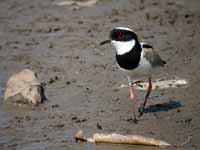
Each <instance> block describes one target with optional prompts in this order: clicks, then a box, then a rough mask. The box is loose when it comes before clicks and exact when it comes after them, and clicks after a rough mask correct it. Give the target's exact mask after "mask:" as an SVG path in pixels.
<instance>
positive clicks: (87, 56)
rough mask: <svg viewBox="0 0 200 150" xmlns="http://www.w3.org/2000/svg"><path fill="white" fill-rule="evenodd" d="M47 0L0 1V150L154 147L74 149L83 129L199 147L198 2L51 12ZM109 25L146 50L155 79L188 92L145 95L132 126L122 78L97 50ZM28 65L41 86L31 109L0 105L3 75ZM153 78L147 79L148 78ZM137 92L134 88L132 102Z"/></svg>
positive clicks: (124, 1)
mask: <svg viewBox="0 0 200 150" xmlns="http://www.w3.org/2000/svg"><path fill="white" fill-rule="evenodd" d="M55 2H58V1H54V0H42V1H41V0H34V1H31V0H20V1H19V0H1V1H0V99H1V101H0V118H1V119H0V149H11V150H12V149H19V150H36V149H37V150H38V149H41V150H43V149H48V150H49V149H52V150H54V149H59V150H62V149H76V150H82V149H84V150H85V149H87V150H90V149H97V150H98V149H99V150H104V149H105V150H107V149H113V150H125V149H142V150H151V149H160V148H155V147H147V146H132V145H112V144H111V145H110V144H98V145H95V144H88V143H75V141H74V139H73V135H74V134H75V133H76V132H77V131H78V130H79V129H83V130H84V131H85V132H86V135H91V134H92V133H95V132H103V133H112V132H117V133H122V134H141V135H145V136H150V137H155V138H160V139H163V140H165V141H168V142H169V143H172V144H179V143H182V142H184V141H185V140H186V139H187V138H188V137H189V136H192V140H191V141H190V143H188V144H187V145H185V147H184V148H166V149H170V150H172V149H187V150H197V149H200V142H199V138H200V117H199V113H200V96H199V91H200V87H199V83H200V75H199V73H200V61H199V58H200V52H199V51H200V49H199V40H200V2H199V0H192V1H187V0H176V1H175V0H166V1H163V2H160V1H159V0H148V1H147V0H134V1H133V0H118V1H115V0H109V1H106V0H101V1H98V2H97V4H96V5H94V6H91V7H83V8H77V7H76V6H74V5H72V6H58V5H55ZM116 26H128V27H130V28H132V29H134V30H135V31H136V32H137V34H138V35H139V36H140V38H141V39H143V40H144V41H145V42H148V43H150V44H152V45H153V46H154V48H155V49H156V50H157V51H158V52H159V53H160V55H161V56H162V58H163V59H165V60H166V61H167V66H166V68H165V70H164V71H163V72H161V74H160V76H161V78H164V79H171V78H174V77H180V78H184V79H186V80H187V81H188V82H189V84H188V85H187V87H186V88H185V87H184V88H183V87H179V88H169V89H164V90H155V91H153V93H152V95H151V97H150V100H149V102H148V105H147V108H146V113H145V114H144V115H143V116H142V117H141V118H140V120H139V122H138V124H134V123H133V122H131V121H130V118H131V116H132V107H131V106H132V105H131V104H132V103H131V101H130V100H129V98H128V89H127V88H120V89H116V88H117V87H119V86H120V85H121V84H126V83H127V81H126V78H125V77H124V76H123V75H122V74H121V72H120V71H118V69H117V67H116V65H115V58H114V55H115V54H114V51H113V49H112V47H111V46H109V45H107V46H103V47H100V46H98V44H99V42H100V41H102V40H105V39H107V37H108V34H109V31H110V30H111V29H112V28H113V27H116ZM24 68H30V69H33V70H34V71H36V72H37V73H38V77H39V79H40V80H41V81H42V82H43V83H44V85H45V91H46V96H47V97H48V100H47V101H45V102H44V103H43V104H41V105H40V106H38V107H32V106H20V107H19V106H14V105H6V104H3V92H4V90H5V84H6V81H7V80H8V78H9V76H11V75H12V74H14V73H16V72H18V71H20V70H22V69H24ZM154 80H155V79H154ZM144 95H145V93H144V92H143V91H136V96H137V97H136V98H137V100H136V101H137V106H138V105H139V104H140V103H141V102H142V101H143V99H144Z"/></svg>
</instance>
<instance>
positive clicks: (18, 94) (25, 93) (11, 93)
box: [4, 69, 45, 105]
mask: <svg viewBox="0 0 200 150" xmlns="http://www.w3.org/2000/svg"><path fill="white" fill-rule="evenodd" d="M44 99H45V96H44V89H43V87H42V85H41V82H39V81H38V79H37V75H36V73H35V72H33V71H31V70H29V69H24V70H22V71H21V72H19V73H17V74H14V75H13V76H11V77H10V79H9V80H8V82H7V84H6V90H5V95H4V101H9V102H13V103H25V104H27V103H32V104H34V105H37V104H39V103H42V102H43V100H44Z"/></svg>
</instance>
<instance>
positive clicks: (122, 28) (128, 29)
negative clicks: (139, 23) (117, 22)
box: [115, 27, 133, 31]
mask: <svg viewBox="0 0 200 150" xmlns="http://www.w3.org/2000/svg"><path fill="white" fill-rule="evenodd" d="M115 29H121V30H127V31H133V30H132V29H130V28H127V27H116V28H115Z"/></svg>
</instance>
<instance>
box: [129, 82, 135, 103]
mask: <svg viewBox="0 0 200 150" xmlns="http://www.w3.org/2000/svg"><path fill="white" fill-rule="evenodd" d="M129 88H130V99H131V100H134V99H135V95H134V90H133V83H130V85H129Z"/></svg>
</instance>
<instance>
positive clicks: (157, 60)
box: [142, 44, 166, 67]
mask: <svg viewBox="0 0 200 150" xmlns="http://www.w3.org/2000/svg"><path fill="white" fill-rule="evenodd" d="M142 49H143V51H144V57H145V58H146V59H147V60H148V61H149V62H150V63H151V65H152V66H153V67H157V66H164V65H165V64H166V62H165V61H164V60H162V59H161V57H160V56H159V55H158V53H156V51H155V50H154V49H153V47H152V46H150V45H148V44H142Z"/></svg>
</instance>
